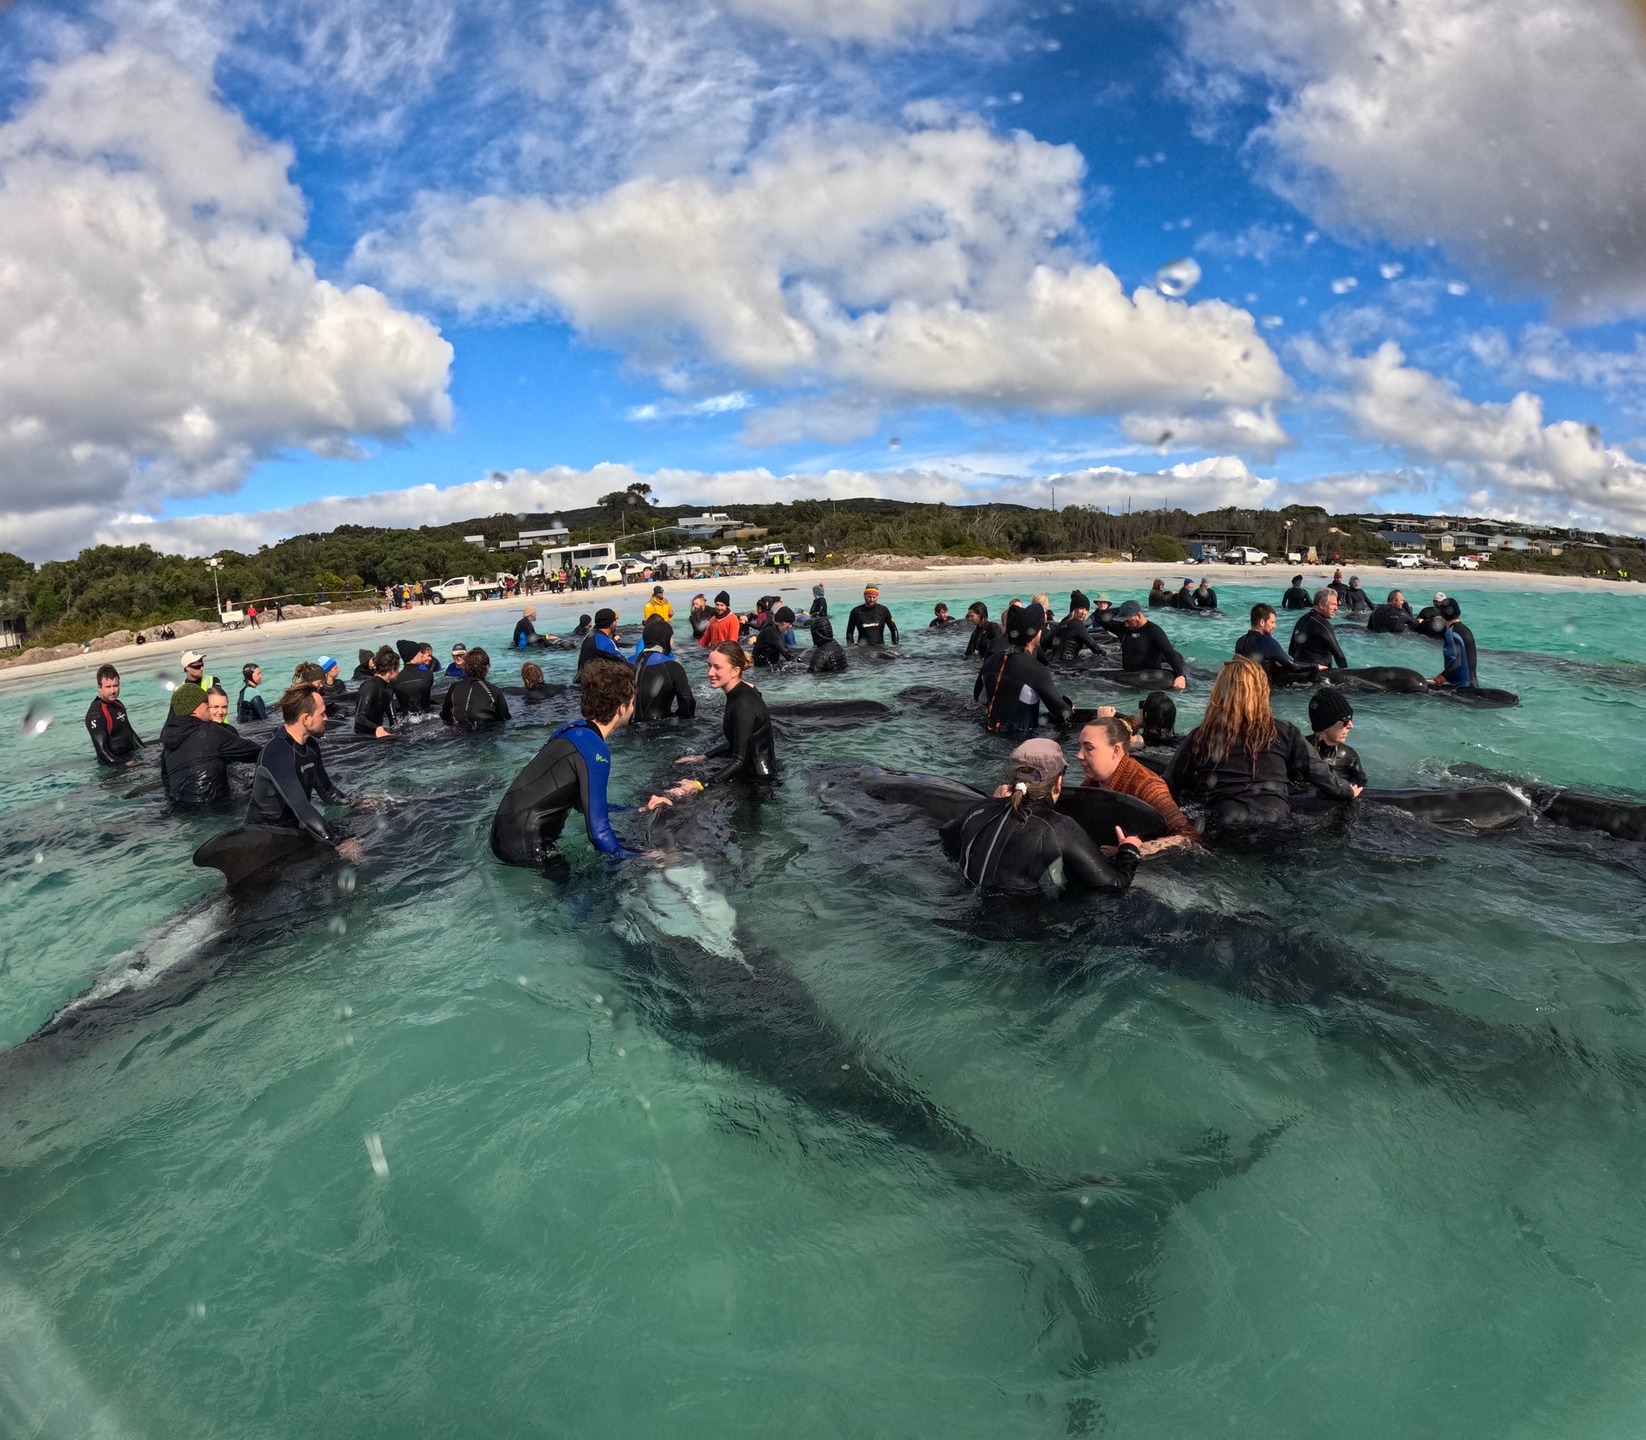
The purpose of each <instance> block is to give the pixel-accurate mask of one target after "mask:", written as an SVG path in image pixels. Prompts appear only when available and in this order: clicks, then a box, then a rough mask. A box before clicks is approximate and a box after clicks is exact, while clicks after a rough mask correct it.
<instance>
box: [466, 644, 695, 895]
mask: <svg viewBox="0 0 1646 1440" xmlns="http://www.w3.org/2000/svg"><path fill="white" fill-rule="evenodd" d="M663 623H667V622H663ZM676 663H678V662H676ZM641 673H642V674H644V668H642V672H641ZM578 705H579V708H581V710H582V712H583V718H582V719H581V720H574V721H572V722H571V724H569V725H562V726H561V727H560V728H559V729H558V730H556V731H555V732H554V734H553V735H551V736H550V737H549V741H548V743H547V744H546V745H544V747H543V748H542V749H541V750H539V751H538V752H537V754H536V755H534V756H533V757H532V759H531V762H530V763H529V764H528V765H527V766H526V768H525V769H524V770H522V771H521V772H520V773H519V774H518V775H516V776H515V778H514V781H513V783H512V784H510V786H509V788H508V791H507V793H506V794H505V795H504V796H503V799H502V802H501V803H500V804H499V805H498V807H497V813H496V814H495V815H494V816H493V817H492V834H491V847H492V854H493V855H495V856H497V858H498V859H499V860H501V861H503V863H504V864H505V865H525V866H530V867H533V868H540V867H542V866H544V865H545V864H548V863H549V862H551V861H553V860H555V859H556V858H558V855H557V845H558V843H559V840H560V834H561V831H562V830H564V829H565V827H566V819H567V817H568V816H569V815H570V814H571V813H572V811H574V810H578V811H581V812H582V815H583V823H584V826H585V827H586V828H587V830H588V834H589V841H590V843H591V844H593V845H594V847H595V849H596V850H599V851H600V852H601V853H602V854H603V855H609V856H611V858H612V859H614V860H623V859H627V858H628V857H630V856H632V855H633V854H635V852H634V851H633V850H630V849H629V848H628V847H627V846H626V845H624V844H623V842H622V841H621V840H619V839H618V838H617V835H616V833H615V832H614V831H613V830H612V826H611V812H612V811H613V810H625V809H627V808H628V807H627V806H624V805H612V804H611V802H610V801H609V800H608V799H607V796H606V789H607V786H608V785H609V783H610V781H611V772H612V753H611V750H610V748H609V747H608V746H607V744H606V741H607V739H608V738H609V737H610V736H611V734H612V732H613V731H616V730H620V729H622V728H623V726H625V725H627V724H628V723H629V721H630V720H631V719H633V718H634V712H635V672H634V671H633V670H631V669H630V668H629V667H628V666H627V665H619V664H617V663H615V662H613V661H610V660H596V661H594V662H593V663H592V664H591V665H590V666H589V667H588V669H587V670H585V671H584V673H583V678H582V680H581V681H580V682H579V685H578ZM700 788H701V787H700V786H699V784H698V782H697V781H695V780H685V781H682V782H681V783H680V784H679V785H676V786H675V787H674V788H673V789H672V790H670V791H669V792H668V795H666V796H659V795H654V796H652V797H651V799H649V800H648V801H647V802H646V803H645V804H644V805H642V806H641V807H640V808H641V809H642V810H655V809H656V808H657V807H658V806H659V805H666V804H668V803H669V802H670V798H671V797H673V798H681V797H683V796H685V795H687V794H689V793H691V792H693V791H695V790H698V789H700Z"/></svg>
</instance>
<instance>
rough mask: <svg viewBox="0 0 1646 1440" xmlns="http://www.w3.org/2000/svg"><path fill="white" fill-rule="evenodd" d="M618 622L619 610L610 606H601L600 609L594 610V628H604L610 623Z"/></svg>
mask: <svg viewBox="0 0 1646 1440" xmlns="http://www.w3.org/2000/svg"><path fill="white" fill-rule="evenodd" d="M616 623H617V611H615V610H613V609H611V608H610V607H608V606H601V608H600V609H598V610H596V611H595V612H594V628H595V629H596V630H604V629H605V628H606V627H607V626H608V625H615V624H616Z"/></svg>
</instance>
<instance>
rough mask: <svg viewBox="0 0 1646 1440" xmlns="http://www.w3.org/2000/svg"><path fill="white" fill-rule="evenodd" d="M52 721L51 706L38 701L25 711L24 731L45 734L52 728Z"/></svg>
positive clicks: (28, 733)
mask: <svg viewBox="0 0 1646 1440" xmlns="http://www.w3.org/2000/svg"><path fill="white" fill-rule="evenodd" d="M51 721H52V714H51V706H49V705H46V704H43V703H38V702H37V703H35V704H33V705H30V706H29V708H28V709H27V710H25V711H24V712H23V733H24V734H25V735H44V734H45V733H46V731H48V730H49V729H51Z"/></svg>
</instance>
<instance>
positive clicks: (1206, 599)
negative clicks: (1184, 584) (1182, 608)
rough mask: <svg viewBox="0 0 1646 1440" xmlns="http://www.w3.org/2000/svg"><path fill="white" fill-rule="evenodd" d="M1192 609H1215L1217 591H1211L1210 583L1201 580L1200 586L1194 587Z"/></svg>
mask: <svg viewBox="0 0 1646 1440" xmlns="http://www.w3.org/2000/svg"><path fill="white" fill-rule="evenodd" d="M1194 608H1195V609H1196V610H1215V609H1217V591H1215V590H1214V589H1212V586H1211V582H1210V581H1209V580H1202V581H1201V582H1200V584H1199V585H1198V586H1196V587H1195V592H1194Z"/></svg>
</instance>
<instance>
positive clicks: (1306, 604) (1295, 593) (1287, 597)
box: [1280, 585, 1315, 610]
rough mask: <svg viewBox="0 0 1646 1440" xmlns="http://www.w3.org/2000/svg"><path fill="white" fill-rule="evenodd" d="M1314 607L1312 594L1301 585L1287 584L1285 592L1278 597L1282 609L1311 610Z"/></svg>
mask: <svg viewBox="0 0 1646 1440" xmlns="http://www.w3.org/2000/svg"><path fill="white" fill-rule="evenodd" d="M1314 607H1315V600H1314V596H1313V595H1311V594H1310V593H1309V592H1308V591H1307V590H1305V589H1304V588H1303V587H1302V586H1301V585H1289V586H1287V587H1286V593H1285V594H1284V595H1282V596H1281V597H1280V608H1281V609H1282V610H1313V609H1314Z"/></svg>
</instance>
